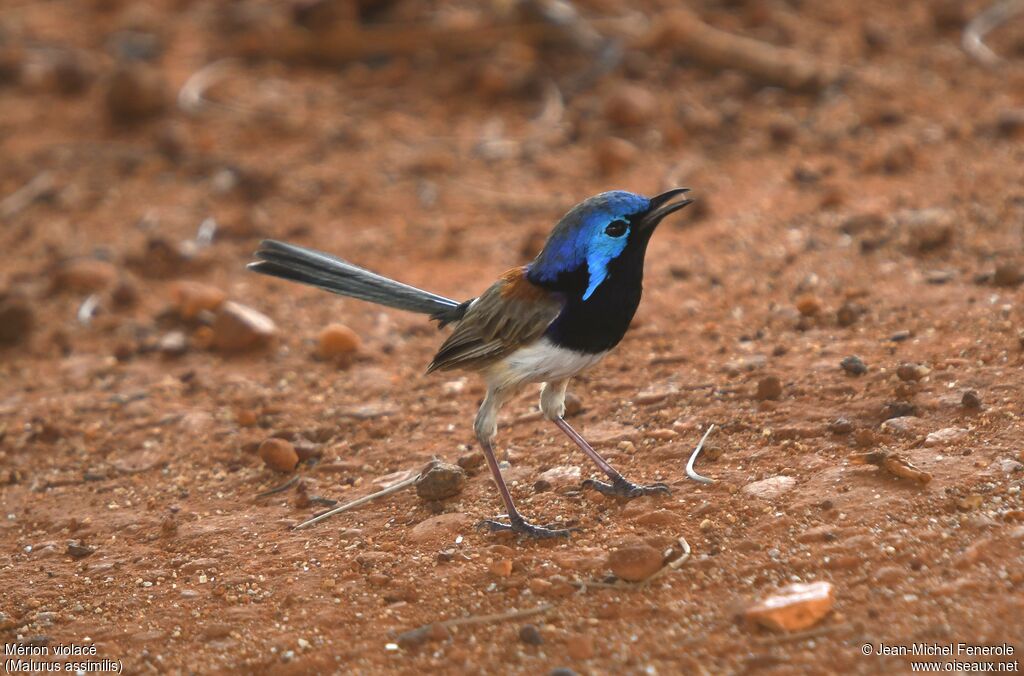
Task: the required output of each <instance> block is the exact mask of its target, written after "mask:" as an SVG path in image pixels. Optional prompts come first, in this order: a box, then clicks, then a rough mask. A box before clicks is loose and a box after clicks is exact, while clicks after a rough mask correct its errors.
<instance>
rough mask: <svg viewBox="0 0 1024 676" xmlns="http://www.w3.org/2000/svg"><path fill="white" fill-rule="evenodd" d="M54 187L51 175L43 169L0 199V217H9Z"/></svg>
mask: <svg viewBox="0 0 1024 676" xmlns="http://www.w3.org/2000/svg"><path fill="white" fill-rule="evenodd" d="M53 187H54V181H53V175H52V174H50V172H48V171H44V172H42V173H40V174H38V175H36V177H35V178H33V179H32V180H31V181H29V182H28V183H26V184H25V185H23V186H21V187H20V188H18V189H17V190H15V191H14V192H12V193H11V194H10V195H8V196H7V197H5V198H4V199H3V201H0V217H3V218H10V217H11V216H13V215H14V214H16V213H18V212H19V211H21V210H22V209H24V208H25V207H27V206H28V205H30V204H32V203H33V202H35V201H36V200H37V199H39V198H40V197H42V196H43V195H45V194H46V193H48V192H50V191H51V190H52V189H53Z"/></svg>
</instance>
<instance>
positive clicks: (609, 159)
mask: <svg viewBox="0 0 1024 676" xmlns="http://www.w3.org/2000/svg"><path fill="white" fill-rule="evenodd" d="M639 156H640V149H639V148H637V147H636V146H635V145H633V144H632V143H630V142H629V141H627V140H625V139H621V138H616V137H614V136H606V137H604V138H603V139H601V140H600V141H599V142H598V143H597V145H596V146H595V148H594V164H595V165H597V169H598V171H600V172H601V174H603V175H605V176H611V175H613V174H617V173H619V172H620V171H623V170H624V169H627V168H629V166H630V165H632V164H633V163H634V162H636V160H637V158H638V157H639Z"/></svg>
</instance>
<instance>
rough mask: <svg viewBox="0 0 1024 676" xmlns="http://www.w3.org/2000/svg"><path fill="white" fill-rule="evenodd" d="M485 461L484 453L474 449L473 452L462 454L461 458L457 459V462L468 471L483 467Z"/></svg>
mask: <svg viewBox="0 0 1024 676" xmlns="http://www.w3.org/2000/svg"><path fill="white" fill-rule="evenodd" d="M484 462H485V459H484V454H483V453H481V452H480V451H473V452H472V453H467V454H466V455H463V456H460V457H459V459H458V460H456V461H455V464H457V465H458V466H459V467H461V468H462V469H464V470H466V471H467V472H472V471H474V470H476V469H479V468H480V467H482V466H483V464H484Z"/></svg>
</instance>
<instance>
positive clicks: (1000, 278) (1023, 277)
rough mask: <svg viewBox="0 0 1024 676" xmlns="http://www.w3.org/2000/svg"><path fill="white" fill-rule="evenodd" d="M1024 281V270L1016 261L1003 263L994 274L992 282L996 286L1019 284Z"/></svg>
mask: <svg viewBox="0 0 1024 676" xmlns="http://www.w3.org/2000/svg"><path fill="white" fill-rule="evenodd" d="M1021 282H1024V271H1022V270H1021V267H1020V266H1019V265H1017V264H1016V263H1001V264H1000V265H998V266H997V267H996V271H995V274H993V275H992V283H993V284H995V285H996V286H1018V285H1020V283H1021Z"/></svg>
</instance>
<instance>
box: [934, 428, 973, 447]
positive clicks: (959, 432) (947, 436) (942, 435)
mask: <svg viewBox="0 0 1024 676" xmlns="http://www.w3.org/2000/svg"><path fill="white" fill-rule="evenodd" d="M966 434H967V430H965V429H962V428H960V427H946V428H944V429H941V430H936V431H934V432H932V433H931V434H929V435H928V436H927V437H925V439H924V445H925V446H928V447H931V446H946V445H948V444H951V443H953V442H954V441H956V440H957V439H960V438H961V437H963V436H964V435H966Z"/></svg>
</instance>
